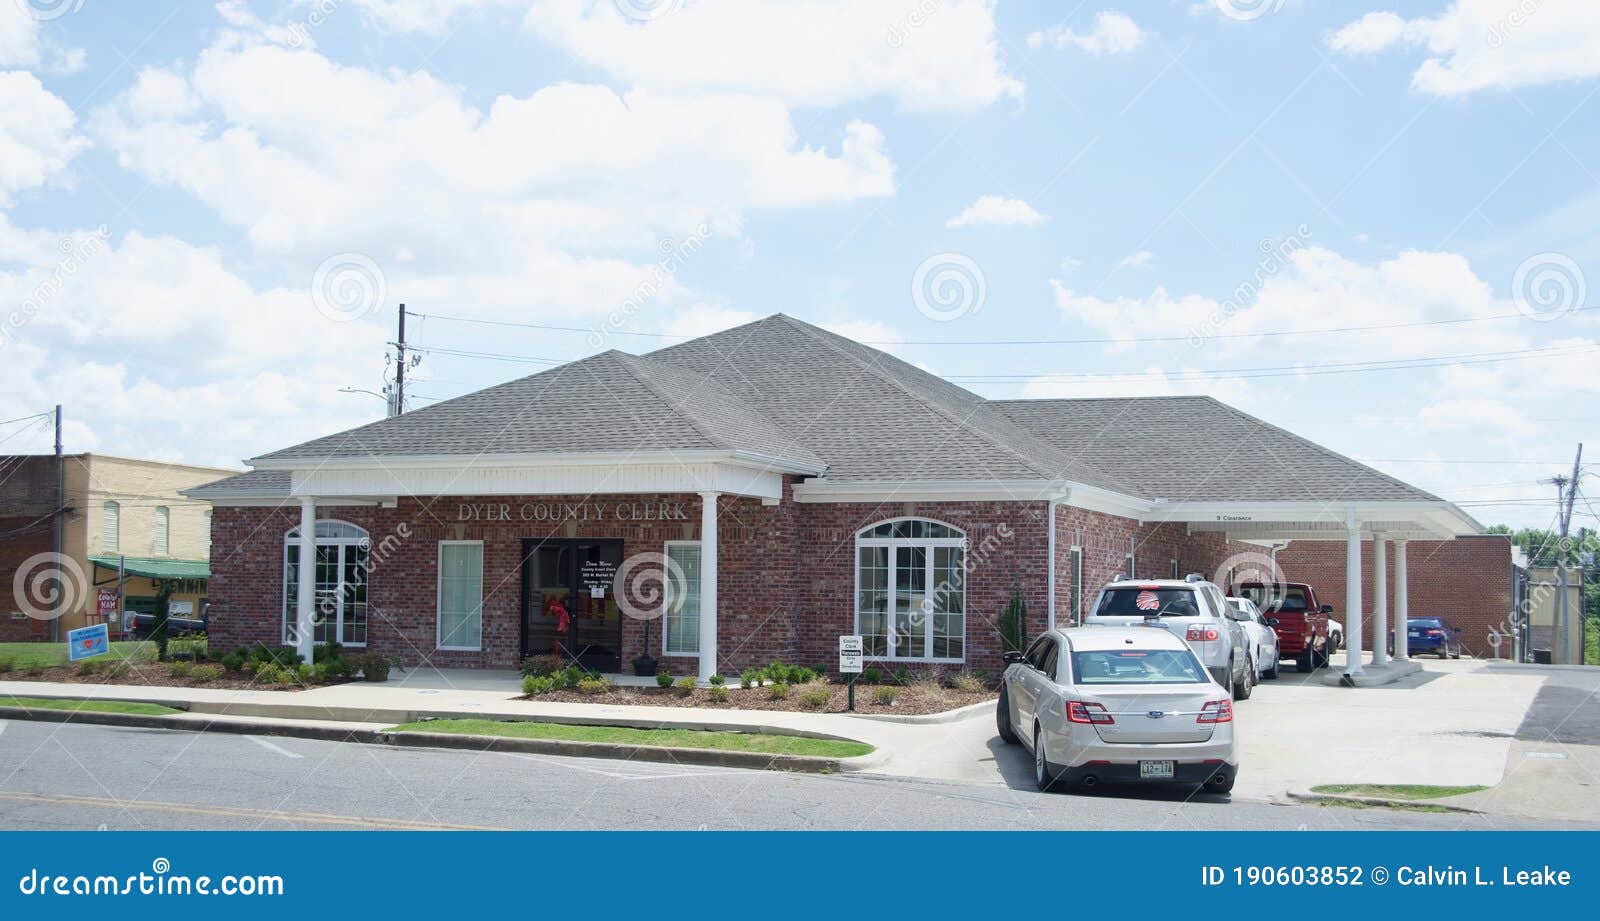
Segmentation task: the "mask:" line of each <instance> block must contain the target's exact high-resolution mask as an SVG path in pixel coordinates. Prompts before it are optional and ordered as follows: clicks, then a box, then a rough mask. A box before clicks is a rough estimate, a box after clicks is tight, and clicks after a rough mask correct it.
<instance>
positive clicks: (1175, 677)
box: [1072, 649, 1210, 684]
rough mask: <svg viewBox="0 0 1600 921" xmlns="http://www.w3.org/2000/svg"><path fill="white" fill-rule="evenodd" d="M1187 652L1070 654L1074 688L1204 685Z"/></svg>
mask: <svg viewBox="0 0 1600 921" xmlns="http://www.w3.org/2000/svg"><path fill="white" fill-rule="evenodd" d="M1209 680H1210V679H1209V678H1207V677H1206V673H1205V670H1204V669H1202V668H1201V667H1200V663H1199V662H1198V661H1196V660H1195V657H1194V653H1192V652H1190V651H1189V650H1187V649H1099V650H1088V651H1084V652H1074V653H1073V654H1072V681H1073V683H1074V684H1204V683H1205V682H1207V681H1209Z"/></svg>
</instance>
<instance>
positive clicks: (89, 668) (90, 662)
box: [74, 659, 100, 675]
mask: <svg viewBox="0 0 1600 921" xmlns="http://www.w3.org/2000/svg"><path fill="white" fill-rule="evenodd" d="M99 670H100V660H99V659H84V660H82V661H80V662H79V663H78V664H77V667H76V668H75V669H74V671H76V672H77V673H78V674H79V675H92V674H94V673H95V672H97V671H99Z"/></svg>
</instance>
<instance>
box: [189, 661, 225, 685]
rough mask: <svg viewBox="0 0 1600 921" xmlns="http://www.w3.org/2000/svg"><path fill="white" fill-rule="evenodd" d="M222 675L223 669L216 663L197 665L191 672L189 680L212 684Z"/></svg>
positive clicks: (196, 682)
mask: <svg viewBox="0 0 1600 921" xmlns="http://www.w3.org/2000/svg"><path fill="white" fill-rule="evenodd" d="M221 677H222V669H221V668H218V667H217V666H215V665H196V666H195V667H194V668H193V669H191V670H190V672H189V680H190V681H193V682H194V683H195V684H210V683H211V682H213V681H216V680H217V679H218V678H221Z"/></svg>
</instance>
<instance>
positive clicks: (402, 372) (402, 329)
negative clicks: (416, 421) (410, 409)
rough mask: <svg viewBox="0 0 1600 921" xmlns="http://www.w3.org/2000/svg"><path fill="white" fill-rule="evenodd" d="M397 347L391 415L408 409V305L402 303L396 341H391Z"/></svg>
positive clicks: (390, 407) (396, 414)
mask: <svg viewBox="0 0 1600 921" xmlns="http://www.w3.org/2000/svg"><path fill="white" fill-rule="evenodd" d="M389 344H390V345H392V346H394V348H395V362H394V397H393V400H392V402H391V403H390V406H389V415H391V416H398V415H400V414H401V413H403V412H405V411H406V305H404V304H401V305H400V323H399V330H398V335H397V338H396V339H395V341H393V342H391V343H389Z"/></svg>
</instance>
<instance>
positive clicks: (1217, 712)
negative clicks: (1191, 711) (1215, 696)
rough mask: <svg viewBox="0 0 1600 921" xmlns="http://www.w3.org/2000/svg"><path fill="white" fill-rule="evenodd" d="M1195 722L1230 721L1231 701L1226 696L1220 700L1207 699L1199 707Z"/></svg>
mask: <svg viewBox="0 0 1600 921" xmlns="http://www.w3.org/2000/svg"><path fill="white" fill-rule="evenodd" d="M1195 722H1197V723H1231V722H1233V701H1231V700H1228V699H1226V698H1224V699H1222V700H1208V701H1206V704H1205V706H1203V707H1201V708H1200V717H1199V718H1198V719H1196V720H1195Z"/></svg>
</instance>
